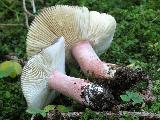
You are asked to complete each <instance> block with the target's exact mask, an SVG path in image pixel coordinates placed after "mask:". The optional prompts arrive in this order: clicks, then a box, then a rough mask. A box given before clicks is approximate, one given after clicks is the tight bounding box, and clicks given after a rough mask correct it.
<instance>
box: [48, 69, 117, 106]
mask: <svg viewBox="0 0 160 120" xmlns="http://www.w3.org/2000/svg"><path fill="white" fill-rule="evenodd" d="M48 85H49V87H50V88H51V89H54V90H56V91H58V92H60V93H62V94H63V95H66V96H69V97H72V98H73V99H74V100H76V101H77V102H79V103H81V104H83V105H87V106H90V107H92V108H98V109H102V108H103V109H106V107H108V106H109V105H111V104H109V103H110V102H111V101H112V100H113V99H114V98H113V96H112V94H111V93H110V92H109V90H106V89H105V88H103V87H102V86H100V85H98V84H94V83H91V82H88V81H86V80H84V79H80V78H75V77H70V76H67V75H65V74H63V73H60V72H58V71H54V72H53V73H52V75H51V76H50V77H49V81H48ZM101 100H103V101H102V102H99V101H101Z"/></svg>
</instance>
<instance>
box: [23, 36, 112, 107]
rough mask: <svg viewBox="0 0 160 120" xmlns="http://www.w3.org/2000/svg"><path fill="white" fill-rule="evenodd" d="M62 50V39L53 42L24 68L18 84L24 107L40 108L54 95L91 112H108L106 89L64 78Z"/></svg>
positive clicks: (82, 80) (109, 101) (108, 96)
mask: <svg viewBox="0 0 160 120" xmlns="http://www.w3.org/2000/svg"><path fill="white" fill-rule="evenodd" d="M64 47H65V46H64V38H63V37H61V38H59V39H57V40H54V43H53V44H52V45H51V46H49V47H47V48H45V49H43V50H42V51H41V52H40V53H38V54H37V55H34V56H32V57H31V58H30V59H29V61H28V63H27V64H26V65H25V66H24V68H23V71H22V76H21V83H22V90H23V93H24V96H25V98H26V101H27V104H28V107H34V108H43V107H44V106H46V105H47V104H49V103H50V102H51V100H52V99H54V98H55V97H56V91H57V92H59V93H62V94H64V95H66V96H70V97H72V98H73V99H74V100H76V101H77V102H79V103H81V104H84V105H87V106H90V107H92V108H98V109H102V108H103V109H107V108H109V106H110V105H111V104H109V103H111V101H112V100H114V97H113V95H112V94H111V92H110V91H109V89H106V88H104V87H103V86H100V85H98V84H94V83H91V82H88V81H86V80H84V79H80V78H74V77H70V76H67V75H65V70H64V69H65V51H64V50H65V49H64ZM99 101H101V102H99Z"/></svg>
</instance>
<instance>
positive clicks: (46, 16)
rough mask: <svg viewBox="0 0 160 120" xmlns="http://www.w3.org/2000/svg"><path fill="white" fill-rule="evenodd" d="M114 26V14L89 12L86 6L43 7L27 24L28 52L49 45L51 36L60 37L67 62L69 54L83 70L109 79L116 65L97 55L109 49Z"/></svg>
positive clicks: (35, 51) (51, 40) (32, 53)
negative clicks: (63, 42) (63, 43)
mask: <svg viewBox="0 0 160 120" xmlns="http://www.w3.org/2000/svg"><path fill="white" fill-rule="evenodd" d="M115 28H116V21H115V19H114V17H112V16H111V15H108V14H106V13H99V12H96V11H89V10H88V9H87V8H86V7H77V6H67V5H57V6H52V7H48V8H44V9H43V10H41V12H40V14H39V15H37V16H36V17H35V19H34V21H33V22H32V24H31V26H30V29H29V32H28V35H27V54H28V57H31V56H32V55H35V54H37V52H39V51H40V50H41V49H42V48H44V47H46V46H48V45H50V44H52V42H53V41H54V38H56V37H59V36H63V37H64V38H65V44H66V51H65V52H66V59H67V63H68V62H69V61H70V60H71V54H72V55H73V57H74V58H75V59H76V60H77V61H78V63H79V65H80V67H81V69H82V71H84V73H86V74H90V75H93V74H94V76H95V77H97V78H99V77H101V78H112V77H113V76H114V73H115V72H116V69H117V68H119V67H118V66H117V65H115V64H108V63H104V62H102V61H101V60H100V59H99V57H98V56H97V55H100V54H102V53H104V52H105V51H106V50H107V49H108V48H109V46H110V44H111V42H112V39H113V36H114V32H115ZM84 53H85V54H84Z"/></svg>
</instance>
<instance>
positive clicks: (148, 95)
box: [141, 76, 156, 103]
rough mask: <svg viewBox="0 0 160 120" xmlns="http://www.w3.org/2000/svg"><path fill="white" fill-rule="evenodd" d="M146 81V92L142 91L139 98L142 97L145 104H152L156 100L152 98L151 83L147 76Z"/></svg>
mask: <svg viewBox="0 0 160 120" xmlns="http://www.w3.org/2000/svg"><path fill="white" fill-rule="evenodd" d="M146 80H147V82H148V83H147V84H148V85H147V89H146V90H143V91H142V94H141V96H142V97H143V99H144V101H145V102H146V103H148V102H153V101H155V100H156V98H155V97H154V96H153V93H152V87H153V83H152V80H151V78H150V77H149V76H147V77H146Z"/></svg>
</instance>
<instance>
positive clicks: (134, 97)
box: [120, 91, 144, 105]
mask: <svg viewBox="0 0 160 120" xmlns="http://www.w3.org/2000/svg"><path fill="white" fill-rule="evenodd" d="M120 97H121V99H122V100H123V101H124V102H129V101H132V104H133V105H135V104H138V103H139V104H141V103H143V102H144V101H143V99H142V97H141V96H140V95H139V94H138V93H137V92H129V91H126V94H125V95H120Z"/></svg>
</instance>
